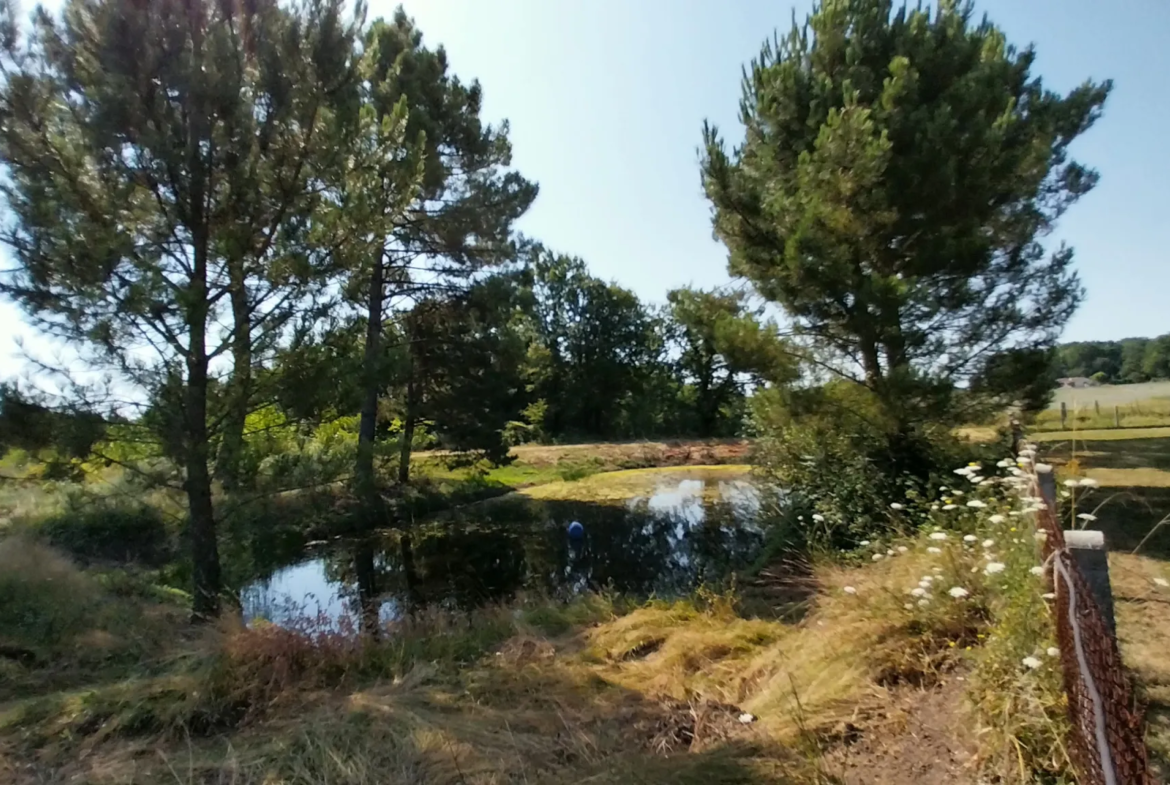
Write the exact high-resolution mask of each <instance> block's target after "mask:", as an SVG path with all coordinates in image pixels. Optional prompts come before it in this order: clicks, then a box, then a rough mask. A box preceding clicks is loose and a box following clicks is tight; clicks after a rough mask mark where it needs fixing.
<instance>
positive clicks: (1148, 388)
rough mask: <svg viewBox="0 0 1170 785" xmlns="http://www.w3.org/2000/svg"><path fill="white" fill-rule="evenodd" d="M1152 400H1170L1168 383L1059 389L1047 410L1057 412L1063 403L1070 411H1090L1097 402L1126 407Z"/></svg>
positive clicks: (1169, 385) (1104, 405) (1169, 384)
mask: <svg viewBox="0 0 1170 785" xmlns="http://www.w3.org/2000/svg"><path fill="white" fill-rule="evenodd" d="M1153 398H1170V382H1144V383H1142V384H1103V385H1101V386H1099V387H1086V388H1082V389H1071V388H1063V387H1062V388H1061V389H1059V390H1057V391H1056V394H1055V395H1053V396H1052V403H1050V404H1049V406H1048V408H1050V409H1056V410H1058V411H1059V409H1060V404H1061V403H1064V404H1065V405H1067V406H1068V408H1070V409H1091V408H1093V402H1094V401H1097V402H1099V403H1100V404H1101V406H1102V407H1106V406H1110V407H1112V406H1127V405H1130V404H1133V403H1139V402H1142V401H1147V400H1150V399H1153Z"/></svg>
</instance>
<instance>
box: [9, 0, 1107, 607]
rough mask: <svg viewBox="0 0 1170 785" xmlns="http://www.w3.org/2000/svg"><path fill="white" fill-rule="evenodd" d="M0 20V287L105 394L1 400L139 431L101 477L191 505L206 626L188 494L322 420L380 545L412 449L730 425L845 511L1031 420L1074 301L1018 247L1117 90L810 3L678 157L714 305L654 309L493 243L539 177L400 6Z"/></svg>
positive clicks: (915, 26)
mask: <svg viewBox="0 0 1170 785" xmlns="http://www.w3.org/2000/svg"><path fill="white" fill-rule="evenodd" d="M5 9H6V12H5V14H4V15H3V22H2V23H0V43H2V44H3V56H2V57H0V78H2V80H3V85H2V88H0V163H2V164H3V166H4V169H5V177H4V179H3V180H2V181H0V192H2V193H3V196H4V198H5V200H6V202H7V205H8V208H9V211H10V220H9V221H7V222H6V223H5V224H4V226H3V227H2V228H0V240H2V241H3V242H4V243H5V244H6V245H7V246H8V248H9V250H10V253H11V256H12V258H13V261H14V263H15V264H14V267H13V268H12V269H10V270H6V271H5V272H4V274H3V276H2V277H0V291H2V292H3V293H4V294H5V295H6V296H8V297H9V298H12V299H13V300H15V301H16V302H17V303H19V304H20V305H21V306H22V307H23V309H24V311H25V313H26V314H27V317H28V319H29V321H30V322H31V323H32V324H33V325H34V326H35V327H37V328H38V329H40V330H41V331H42V332H43V333H44V334H46V335H48V336H52V337H55V338H58V339H60V340H62V341H64V342H66V343H67V344H68V345H69V347H70V348H71V349H72V350H73V351H74V352H75V353H76V354H77V361H78V362H79V363H80V364H81V365H83V366H84V367H86V368H88V369H90V370H91V371H98V372H99V374H98V375H96V376H95V375H93V374H89V375H85V376H81V377H79V376H76V375H71V374H68V373H67V372H66V371H67V370H68V369H65V368H61V369H53V368H50V367H47V366H46V367H44V368H42V369H41V370H42V371H43V372H44V373H46V374H48V373H52V372H54V371H58V372H61V373H60V377H59V380H58V385H57V386H58V388H60V389H61V390H63V393H64V394H63V396H62V399H61V401H60V402H58V403H57V404H55V405H53V406H50V404H49V402H48V401H47V400H35V399H36V396H35V395H32V396H31V397H32V398H34V400H31V401H29V400H26V399H27V398H29V397H30V395H31V393H30V392H29V391H27V390H26V391H20V390H15V389H13V388H9V389H7V390H6V393H5V395H6V397H7V398H9V399H13V400H17V401H18V402H19V403H20V404H22V405H25V404H27V405H28V406H33V407H34V409H27V408H26V409H21V408H20V406H16V407H13V406H10V405H5V407H4V410H5V412H8V411H10V410H12V411H17V410H19V411H39V410H37V409H35V407H41V408H42V409H50V408H53V409H55V410H58V411H60V410H62V409H68V410H70V411H73V412H76V413H83V414H84V415H85V416H86V417H90V418H92V417H94V416H97V417H100V418H101V421H102V422H104V423H106V424H107V425H108V427H109V428H110V429H111V432H117V433H118V434H119V440H120V441H121V442H122V443H123V444H127V443H133V444H142V445H143V449H142V450H141V451H140V452H139V453H137V454H135V455H131V454H130V453H128V452H125V451H123V452H122V453H120V455H114V456H109V457H110V459H111V460H117V461H120V462H122V463H124V464H125V465H127V466H131V467H133V468H134V470H135V471H140V472H146V471H149V472H157V473H158V474H159V475H160V481H169V482H172V483H174V484H175V485H176V486H177V487H179V488H181V489H182V491H183V493H184V494H185V497H186V500H187V510H188V523H187V529H188V535H189V537H188V540H189V543H190V548H191V561H192V563H193V565H194V608H195V613H196V615H198V616H210V615H214V614H215V613H216V611H217V608H218V597H219V595H218V591H219V584H220V576H219V559H218V552H217V547H218V546H217V534H216V520H217V504H219V502H220V500H221V498H222V497H223V495H224V494H227V495H230V494H232V493H233V492H235V491H236V490H238V489H240V488H241V487H243V486H246V485H247V484H248V483H249V482H250V481H251V479H250V478H251V475H252V474H253V473H254V472H252V470H251V469H250V464H249V443H250V441H251V442H252V443H256V442H258V441H262V440H263V439H264V438H265V436H266V434H268V433H270V432H272V431H274V430H279V429H287V428H289V427H293V428H301V427H312V428H317V429H321V428H325V427H326V426H327V424H328V423H330V422H333V423H338V422H344V423H345V425H344V427H351V428H352V430H353V431H354V432H355V439H354V442H353V443H354V449H353V453H352V455H351V456H350V465H351V466H352V474H351V487H352V489H353V492H354V495H355V498H357V499H358V500H359V501H360V502H361V504H362V505H364V507H365V509H366V511H367V513H368V515H369V518H370V520H371V522H372V523H373V524H375V525H376V524H378V523H381V522H383V521H384V520H385V515H386V512H385V508H384V500H385V492H386V489H387V486H388V484H389V482H390V481H391V478H389V477H388V476H387V472H386V469H387V467H393V469H394V470H395V471H396V475H395V477H394V479H397V480H398V481H399V482H407V481H409V480H410V456H411V451H412V450H413V449H414V448H415V446H417V445H418V444H420V443H421V442H422V436H423V435H426V434H429V435H430V436H431V437H433V438H435V439H438V440H439V443H440V444H441V445H443V446H448V447H450V448H452V449H455V450H477V451H481V452H483V453H485V454H487V455H489V456H490V457H493V458H494V459H496V460H502V459H503V458H504V455H505V453H506V447H507V445H508V443H510V442H514V441H517V440H523V439H558V438H563V439H589V438H621V437H628V436H651V435H659V434H672V435H681V434H695V435H704V436H708V435H721V434H733V433H737V432H739V431H740V429H741V428H742V427H743V423H744V422H745V417H746V418H748V419H749V420H750V423H751V428H752V429H753V430H754V431H755V432H756V433H758V434H759V435H760V436H761V437H762V438H761V443H762V444H763V445H764V446H765V448H764V449H763V451H762V453H761V454H762V458H761V463H762V465H763V467H764V468H765V469H766V470H767V471H769V472H771V473H772V475H773V477H774V478H775V480H776V482H777V483H778V484H781V485H783V486H785V487H788V488H790V489H792V490H793V493H792V494H789V496H788V497H786V498H787V499H788V502H787V503H788V504H789V506H792V505H794V504H795V503H796V501H798V500H800V499H803V500H804V501H803V502H801V503H805V504H807V505H812V506H814V507H816V508H818V509H821V510H823V511H824V512H825V513H827V515H822V517H827V518H831V519H838V520H840V521H848V523H849V525H851V526H852V525H859V522H864V521H865V520H868V519H870V518H873V517H874V515H876V513H875V512H874V511H875V510H879V509H884V504H881V501H882V499H881V498H880V497H881V496H882V495H883V494H885V495H888V494H889V493H891V492H892V491H891V490H890V482H887V479H888V478H895V480H894V481H896V482H897V483H902V482H904V481H905V478H907V477H910V478H912V479H914V480H915V481H925V479H926V478H927V477H928V475H929V474H930V473H931V471H933V470H934V469H935V468H937V465H938V461H939V460H941V458H940V457H939V456H940V454H941V453H940V449H941V447H940V445H941V444H942V441H943V437H942V436H940V434H945V433H949V430H948V429H949V427H950V426H951V425H953V424H954V423H957V422H963V421H969V420H970V418H972V417H973V416H977V415H978V414H979V413H980V412H984V413H985V412H989V411H998V410H1002V408H1003V407H1004V406H1007V405H1012V404H1015V405H1021V406H1023V407H1025V408H1028V407H1029V406H1034V405H1035V401H1036V398H1037V397H1038V396H1039V395H1040V394H1041V392H1042V391H1040V390H1039V389H1038V384H1037V379H1038V378H1039V377H1040V376H1041V375H1042V374H1043V373H1044V372H1045V371H1046V370H1047V369H1048V367H1049V360H1050V352H1051V349H1052V347H1053V346H1054V345H1055V342H1056V340H1057V338H1058V336H1059V334H1060V331H1061V329H1062V327H1063V325H1064V324H1065V322H1066V321H1067V319H1068V318H1069V317H1070V316H1071V314H1072V313H1073V312H1074V310H1075V309H1076V307H1077V305H1078V304H1079V302H1080V300H1081V299H1082V297H1083V291H1082V288H1081V286H1080V283H1079V280H1078V278H1077V275H1076V272H1075V270H1074V268H1073V266H1072V260H1073V254H1072V250H1071V249H1069V248H1067V247H1064V246H1061V247H1060V248H1058V249H1057V250H1056V251H1055V252H1054V253H1049V252H1047V251H1046V250H1045V249H1044V248H1043V246H1042V245H1041V244H1040V243H1039V241H1038V238H1039V237H1041V236H1043V235H1044V234H1046V233H1047V232H1049V231H1050V230H1051V228H1052V226H1053V225H1054V223H1055V222H1056V221H1057V219H1058V218H1059V217H1060V216H1061V215H1062V214H1063V212H1064V210H1066V209H1067V207H1068V206H1069V205H1070V204H1072V203H1073V202H1074V201H1075V200H1076V199H1077V198H1079V197H1080V196H1082V195H1083V194H1085V193H1087V192H1088V191H1089V190H1091V188H1092V187H1093V185H1094V184H1095V183H1096V181H1097V174H1096V172H1094V171H1093V170H1092V169H1090V168H1088V167H1086V166H1083V165H1082V164H1080V163H1079V162H1077V161H1075V160H1074V159H1073V158H1071V156H1070V154H1069V145H1070V144H1071V143H1072V141H1073V140H1074V139H1075V138H1076V137H1077V136H1078V135H1080V134H1081V133H1083V132H1084V131H1085V130H1087V129H1088V128H1089V127H1090V126H1091V125H1092V123H1093V122H1094V120H1095V119H1096V118H1097V117H1098V116H1099V114H1100V111H1101V108H1102V106H1103V104H1104V101H1105V98H1106V96H1107V95H1108V92H1109V89H1110V84H1109V83H1108V82H1105V83H1101V84H1096V83H1093V82H1085V83H1084V84H1083V85H1081V86H1079V87H1077V88H1075V89H1074V90H1072V91H1071V92H1069V93H1068V94H1067V95H1061V94H1058V93H1055V92H1053V91H1051V90H1048V89H1046V88H1045V87H1044V86H1043V85H1042V83H1041V80H1040V79H1039V78H1038V77H1036V76H1034V75H1032V74H1031V67H1032V64H1033V61H1034V57H1035V54H1034V52H1033V51H1032V50H1031V49H1024V50H1017V49H1016V48H1014V47H1012V46H1010V45H1009V44H1008V43H1007V42H1006V39H1005V37H1004V35H1003V33H1002V32H1001V31H1000V30H999V29H998V28H997V27H995V26H994V25H993V24H991V23H990V22H989V21H988V20H986V19H984V20H983V21H982V22H977V21H975V19H974V11H973V8H972V7H971V6H970V5H969V4H956V3H944V4H941V5H940V6H939V7H938V8H937V9H924V8H918V9H911V8H908V7H905V6H903V7H901V8H895V7H894V6H893V4H892V3H891V2H889V0H847V1H846V2H824V3H822V4H819V5H818V6H817V7H816V8H815V9H814V10H813V12H812V14H811V15H810V16H809V18H808V19H807V21H806V22H805V23H804V24H797V23H795V22H794V24H793V26H792V29H791V31H790V32H789V33H788V34H786V35H785V36H783V37H779V36H777V37H776V38H775V39H774V40H772V41H770V42H768V43H767V44H766V45H765V46H764V48H763V49H762V51H761V53H760V55H759V56H758V57H757V58H756V59H755V60H753V61H752V63H751V65H750V67H749V68H748V69H746V71H745V77H744V85H743V99H742V107H741V122H742V124H743V125H744V127H745V129H746V137H745V141H744V142H743V143H742V144H741V145H739V146H737V147H734V148H728V146H727V145H726V143H725V142H724V140H723V137H722V135H721V134H720V132H719V130H718V129H716V128H715V127H713V126H707V127H706V128H704V129H703V137H702V146H701V172H700V174H701V178H702V183H703V187H704V190H705V193H706V196H707V198H708V200H709V201H710V203H711V206H712V211H713V225H714V229H715V233H716V235H717V237H718V238H719V239H720V240H721V241H722V242H723V243H724V244H725V245H726V247H727V249H728V252H729V270H730V272H731V273H732V274H733V276H735V277H736V279H737V281H738V287H739V288H734V289H728V290H723V291H694V290H689V289H681V290H678V291H674V292H670V293H669V295H668V297H667V302H666V304H665V305H664V306H657V307H656V306H650V305H648V304H646V303H643V302H640V301H639V299H638V298H637V297H636V296H635V295H634V294H633V293H632V292H630V291H628V290H625V289H623V288H622V287H620V286H618V285H616V284H613V283H607V282H605V281H601V280H599V279H597V278H596V277H595V276H592V275H591V274H590V273H589V271H588V268H587V267H586V265H585V263H584V262H583V261H581V260H580V259H577V258H574V257H572V256H571V255H570V254H565V253H561V252H559V251H556V250H551V249H547V248H544V247H542V246H541V244H540V243H539V242H538V241H537V240H536V239H534V238H528V237H524V236H522V235H520V234H519V233H518V232H517V231H516V228H515V227H516V223H517V221H518V219H519V218H520V217H521V216H522V215H523V214H524V213H525V212H526V211H527V210H528V208H529V207H530V206H531V205H532V203H533V202H534V200H535V199H536V198H537V195H538V188H537V185H536V183H534V182H532V181H530V180H528V179H527V178H526V177H524V176H523V174H522V173H520V172H518V171H516V170H515V169H514V168H513V167H512V166H511V153H512V151H511V143H510V140H509V129H508V124H507V122H506V121H505V122H501V123H498V124H494V125H493V124H491V123H488V122H486V121H485V120H484V119H483V118H482V117H481V105H482V92H481V87H480V85H479V84H478V82H475V81H472V82H464V81H462V80H461V79H460V78H459V77H458V76H456V75H454V74H453V73H451V71H450V68H449V66H448V62H447V57H446V53H445V52H444V50H443V49H442V48H441V47H437V48H429V47H427V46H426V45H425V44H424V43H423V37H422V33H421V31H419V30H418V28H417V27H416V26H415V24H414V23H413V22H412V21H411V20H410V19H409V18H408V17H407V15H406V14H405V13H404V12H403V11H402V9H399V10H398V11H397V12H396V13H395V14H394V15H393V17H392V18H390V19H377V20H374V21H372V22H370V21H368V20H367V19H366V18H365V14H364V9H363V7H361V6H360V4H359V6H358V7H357V8H356V9H352V10H351V11H347V9H346V7H345V5H344V4H343V3H342V2H340V0H296V1H295V2H290V3H284V4H281V3H278V2H276V1H275V0H256V1H255V2H251V3H246V4H232V3H212V2H208V1H207V0H182V1H181V2H180V0H158V2H151V3H131V2H127V0H67V2H65V4H64V6H63V7H62V10H61V12H60V14H58V15H56V16H54V15H52V14H50V13H48V12H47V11H45V10H43V9H38V10H37V11H36V12H35V13H34V15H33V18H32V20H31V23H30V24H27V25H24V24H21V23H20V20H18V18H17V15H16V12H15V10H14V5H13V4H12V2H11V0H9V2H7V3H6V5H5ZM652 261H653V260H648V262H652ZM764 305H770V306H772V307H774V308H776V309H778V310H779V311H781V312H782V314H783V320H784V328H785V332H784V334H783V335H781V333H780V330H779V328H778V327H777V325H776V324H775V323H773V322H771V321H769V320H768V319H767V318H765V317H764V316H763V311H762V306H764ZM1040 386H1042V385H1040ZM250 423H251V425H250ZM16 431H17V432H24V433H27V429H24V431H21V430H20V429H16ZM318 432H319V431H318ZM90 446H91V447H92V445H90ZM160 458H161V459H165V460H160ZM168 473H169V474H168ZM164 475H165V476H164ZM848 476H855V477H856V478H857V482H856V483H855V484H854V485H850V483H848V482H844V481H843V480H844V478H846V477H848ZM862 486H864V487H865V488H868V490H866V491H864V492H862V491H858V492H857V493H853V492H852V491H849V492H848V494H847V493H846V491H847V490H848V489H849V488H851V487H856V488H861V487H862ZM887 501H888V500H887Z"/></svg>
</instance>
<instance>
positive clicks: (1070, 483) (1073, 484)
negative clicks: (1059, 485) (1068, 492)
mask: <svg viewBox="0 0 1170 785" xmlns="http://www.w3.org/2000/svg"><path fill="white" fill-rule="evenodd" d="M1078 485H1080V483H1079V482H1077V481H1076V480H1074V479H1072V478H1069V479H1067V480H1065V481H1064V487H1066V488H1075V487H1077V486H1078Z"/></svg>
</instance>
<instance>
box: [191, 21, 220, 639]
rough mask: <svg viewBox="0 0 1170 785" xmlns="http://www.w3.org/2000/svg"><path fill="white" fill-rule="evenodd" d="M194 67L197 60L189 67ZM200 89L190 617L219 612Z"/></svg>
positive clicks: (196, 97) (195, 145)
mask: <svg viewBox="0 0 1170 785" xmlns="http://www.w3.org/2000/svg"><path fill="white" fill-rule="evenodd" d="M191 44H192V51H193V54H192V59H193V60H194V61H195V63H202V61H203V31H202V29H200V27H199V26H198V24H196V25H194V26H193V29H192V41H191ZM195 70H196V71H198V66H197V67H196V69H195ZM202 97H203V96H202V91H200V90H192V92H191V95H190V96H189V100H190V105H189V107H188V127H187V128H188V140H187V151H186V152H187V156H188V166H189V171H190V172H191V181H190V190H189V194H188V201H187V212H188V215H187V218H188V224H187V225H188V227H189V228H190V230H191V241H192V242H191V278H190V286H189V291H188V292H187V297H188V299H187V313H186V317H187V331H188V338H189V344H188V346H187V357H186V360H187V390H186V393H187V395H186V412H185V413H184V414H185V426H186V431H187V433H186V436H187V445H186V447H187V450H186V464H187V466H186V469H187V477H186V483H185V484H186V491H187V510H188V515H189V517H190V520H189V522H188V526H189V533H190V536H191V563H192V567H193V570H192V572H193V578H194V581H193V583H194V586H193V589H194V591H193V595H194V597H193V600H192V606H191V615H192V617H193V618H194V619H196V620H207V619H212V618H214V617H216V616H218V615H219V590H220V568H219V544H218V543H217V541H216V534H215V508H214V504H213V502H212V497H211V467H210V465H209V462H210V460H211V455H210V452H211V451H210V436H209V433H208V427H207V365H208V362H209V359H208V356H207V323H208V321H209V320H210V318H211V298H210V294H209V292H208V280H207V279H208V274H209V270H208V267H209V254H210V250H209V249H210V239H211V237H210V235H211V227H210V226H209V221H210V218H209V216H208V214H207V204H206V199H207V188H208V177H207V161H206V160H205V157H204V156H205V155H206V153H205V151H204V142H205V140H208V139H209V137H210V134H209V132H208V129H207V115H206V113H205V110H204V107H203V106H202V105H201V98H202Z"/></svg>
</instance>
